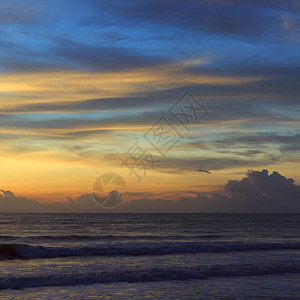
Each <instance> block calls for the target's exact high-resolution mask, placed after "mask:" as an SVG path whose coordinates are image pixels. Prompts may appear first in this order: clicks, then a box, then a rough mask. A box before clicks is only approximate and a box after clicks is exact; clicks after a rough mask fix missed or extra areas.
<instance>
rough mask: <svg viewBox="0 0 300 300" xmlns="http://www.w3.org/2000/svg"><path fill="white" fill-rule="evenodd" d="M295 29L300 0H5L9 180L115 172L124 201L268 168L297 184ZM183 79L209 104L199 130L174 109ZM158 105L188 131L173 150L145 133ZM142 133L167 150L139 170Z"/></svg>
mask: <svg viewBox="0 0 300 300" xmlns="http://www.w3.org/2000/svg"><path fill="white" fill-rule="evenodd" d="M299 37H300V2H299V1H297V0H295V1H293V0H290V1H284V0H282V1H279V0H278V1H276V0H274V1H269V0H261V1H247V0H244V1H239V0H207V1H206V0H202V1H197V0H194V1H193V0H186V1H176V0H173V1H171V0H165V1H163V0H147V1H139V0H119V1H95V0H85V1H84V0H72V1H71V0H64V1H61V0H54V1H41V0H39V1H38V0H36V1H34V0H32V1H16V0H12V1H8V0H4V1H1V3H0V104H1V105H0V139H1V143H0V161H1V173H0V188H2V189H3V190H9V191H13V192H14V193H15V194H17V195H22V196H26V197H28V198H30V199H34V200H39V201H41V202H51V201H65V200H66V197H67V196H68V197H72V198H76V197H79V196H80V195H82V194H85V193H90V192H91V190H92V186H93V183H94V181H95V179H96V178H97V177H98V176H100V175H101V174H103V173H106V172H114V173H117V174H119V175H121V176H122V177H123V178H124V180H125V181H126V184H127V189H128V196H127V198H126V201H130V200H134V199H137V198H148V199H152V198H164V199H175V198H178V197H190V196H193V195H196V194H198V193H204V194H205V193H207V195H209V194H211V193H212V192H217V191H220V190H223V187H224V184H225V183H226V182H228V180H240V179H242V178H243V177H244V176H246V175H245V174H246V173H247V171H248V170H259V171H261V170H263V169H267V170H269V171H270V172H273V171H277V172H279V173H280V174H282V175H283V176H285V177H286V178H293V179H294V180H295V183H296V184H297V185H299V184H300V174H299V162H300V130H299V125H300V102H299V91H300V84H299V80H300V72H299V71H300V51H299V50H300V49H299V48H300V47H299V46H300V39H299ZM186 92H190V93H191V94H192V95H193V96H194V97H195V98H197V100H198V101H199V103H201V105H203V107H205V109H207V111H208V114H207V115H206V116H205V117H201V118H200V119H199V120H198V122H196V123H193V124H191V127H190V128H189V130H187V129H186V128H185V127H184V126H182V124H180V123H179V122H177V121H176V120H175V119H174V118H173V117H172V115H171V114H170V112H169V109H170V108H171V107H172V105H173V104H174V103H175V102H176V101H177V100H178V99H179V98H180V97H181V96H182V95H184V93H186ZM161 117H165V118H167V119H168V120H169V121H170V122H171V124H172V126H173V128H175V129H176V130H177V131H178V132H179V133H180V134H181V135H182V138H181V139H180V140H179V141H178V142H177V143H176V144H175V145H174V146H173V147H172V148H171V149H170V150H169V151H168V152H167V153H166V155H165V156H164V157H162V156H160V155H159V153H157V152H156V151H155V149H154V148H152V147H151V145H150V144H148V145H147V141H146V140H145V136H144V134H145V133H146V132H147V131H148V130H149V128H151V127H152V126H153V125H154V124H155V123H156V122H157V120H159V119H160V118H161ZM135 142H139V143H140V144H141V145H143V147H148V148H147V151H148V152H151V154H152V155H153V156H154V158H155V160H156V161H157V163H155V165H154V168H153V170H147V172H146V176H143V178H142V180H141V181H140V182H138V180H137V177H136V176H135V175H134V174H132V173H130V172H129V169H128V168H126V166H122V162H121V157H122V155H124V153H126V152H127V151H128V149H130V147H131V146H132V145H133V144H134V143H135ZM146 145H147V146H146ZM199 170H200V171H199Z"/></svg>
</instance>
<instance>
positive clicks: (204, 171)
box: [198, 169, 211, 174]
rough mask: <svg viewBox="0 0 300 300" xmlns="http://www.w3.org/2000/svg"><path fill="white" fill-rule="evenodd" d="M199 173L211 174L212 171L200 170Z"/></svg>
mask: <svg viewBox="0 0 300 300" xmlns="http://www.w3.org/2000/svg"><path fill="white" fill-rule="evenodd" d="M198 172H202V173H207V174H211V172H210V171H207V170H201V169H199V170H198Z"/></svg>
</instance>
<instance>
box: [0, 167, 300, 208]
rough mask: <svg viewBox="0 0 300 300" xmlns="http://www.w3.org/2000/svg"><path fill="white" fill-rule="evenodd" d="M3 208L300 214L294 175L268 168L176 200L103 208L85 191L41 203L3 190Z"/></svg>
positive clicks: (0, 201)
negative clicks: (220, 188)
mask: <svg viewBox="0 0 300 300" xmlns="http://www.w3.org/2000/svg"><path fill="white" fill-rule="evenodd" d="M1 192H2V194H3V195H0V211H1V212H3V213H18V212H22V213H30V212H51V213H55V212H57V213H89V212H90V213H95V212H99V213H181V212H182V213H193V212H198V213H213V212H220V213H231V212H232V213H239V212H240V213H243V212H245V213H300V186H297V185H295V182H294V180H293V179H291V178H286V177H284V176H282V175H281V174H279V173H278V172H275V171H274V172H273V173H270V174H269V172H268V170H262V171H252V170H251V171H248V173H247V175H246V176H245V177H244V178H242V179H241V180H229V181H228V182H227V183H226V184H225V186H224V191H223V192H216V193H214V194H212V195H201V194H198V195H196V196H195V197H181V198H180V199H178V200H177V201H171V200H163V199H156V200H150V199H147V198H140V199H137V200H133V201H130V202H124V203H123V205H121V206H120V207H118V208H115V209H103V208H101V207H99V206H98V205H97V204H96V203H95V202H94V201H93V199H92V197H91V194H83V195H81V196H79V197H77V198H75V199H72V198H71V197H67V199H68V201H65V202H59V203H58V202H56V203H40V202H38V201H35V200H30V199H27V198H26V197H20V196H16V195H14V193H13V192H11V191H5V190H1Z"/></svg>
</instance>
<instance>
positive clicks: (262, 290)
mask: <svg viewBox="0 0 300 300" xmlns="http://www.w3.org/2000/svg"><path fill="white" fill-rule="evenodd" d="M0 229H1V231H0V244H1V245H0V289H1V291H0V294H1V299H13V298H17V297H20V298H19V299H27V298H26V297H28V299H34V298H42V299H45V298H49V299H55V298H56V297H58V298H59V297H60V298H74V297H75V298H78V299H84V298H87V297H96V298H97V297H98V296H99V295H101V297H107V298H113V299H115V298H116V299H141V298H143V299H144V298H145V299H180V298H181V299H182V298H187V299H193V298H194V299H199V298H205V299H209V298H222V297H223V299H235V298H236V299H241V298H242V299H247V297H248V298H249V299H253V298H256V299H259V298H264V297H271V298H274V299H276V297H278V299H282V298H284V299H297V298H298V299H300V293H299V291H300V286H299V282H300V280H299V279H300V238H299V229H300V215H299V214H277V215H276V214H1V215H0Z"/></svg>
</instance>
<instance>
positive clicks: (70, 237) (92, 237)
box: [0, 234, 229, 241]
mask: <svg viewBox="0 0 300 300" xmlns="http://www.w3.org/2000/svg"><path fill="white" fill-rule="evenodd" d="M226 237H229V236H225V235H220V234H202V235H110V234H107V235H78V234H71V235H27V236H15V235H0V239H2V240H28V239H31V240H70V241H72V240H95V241H96V240H99V241H101V240H194V239H219V238H226Z"/></svg>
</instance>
